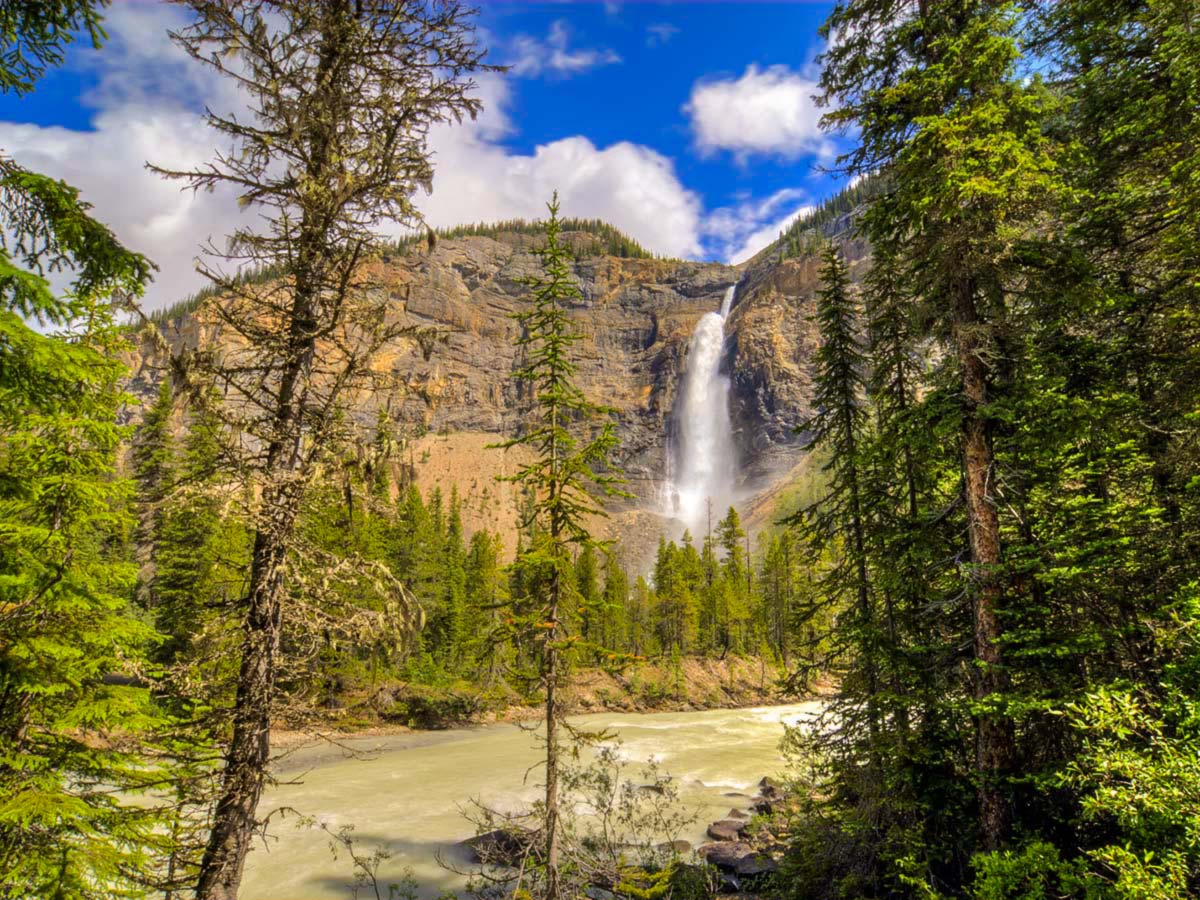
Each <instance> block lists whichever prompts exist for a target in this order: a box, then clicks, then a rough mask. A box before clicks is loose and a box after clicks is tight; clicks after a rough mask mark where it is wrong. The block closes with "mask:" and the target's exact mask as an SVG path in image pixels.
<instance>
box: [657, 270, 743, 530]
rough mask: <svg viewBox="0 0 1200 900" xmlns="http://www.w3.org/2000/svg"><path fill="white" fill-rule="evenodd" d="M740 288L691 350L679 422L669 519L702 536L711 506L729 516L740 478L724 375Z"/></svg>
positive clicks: (696, 334) (701, 326)
mask: <svg viewBox="0 0 1200 900" xmlns="http://www.w3.org/2000/svg"><path fill="white" fill-rule="evenodd" d="M736 289H737V285H731V286H730V288H729V289H728V290H727V291H725V297H724V299H723V300H722V301H721V310H720V312H710V313H705V314H704V316H703V317H702V318H701V319H700V321H699V322H698V323H697V324H696V330H695V331H693V332H692V339H691V341H690V342H689V344H688V355H687V374H686V377H685V380H684V384H683V391H682V396H681V401H682V402H681V403H680V405H679V406H678V408H677V409H678V411H677V413H676V415H677V416H678V417H679V418H678V428H677V434H678V440H679V445H678V448H677V450H678V453H677V454H676V459H675V460H673V462H674V466H673V469H672V476H671V477H669V478H668V483H669V488H670V489H669V497H670V503H671V509H670V510H669V512H670V514H671V515H673V516H674V517H675V518H677V519H679V520H681V521H682V522H683V524H684V525H685V526H686V527H687V528H690V529H692V532H693V534H699V533H700V532H701V530H702V526H705V525H706V519H707V504H708V501H709V500H711V501H712V504H713V510H712V511H713V517H714V519H718V518H720V517H721V516H723V515H724V513H725V507H726V506H728V505H729V502H730V500H731V499H732V496H733V481H734V474H735V460H734V446H733V423H732V421H731V420H730V418H729V379H728V378H727V377H726V376H724V375H722V374H721V371H720V369H721V355H722V351H723V350H724V347H725V318H726V316H728V315H729V309H730V307H732V306H733V295H734V291H735V290H736Z"/></svg>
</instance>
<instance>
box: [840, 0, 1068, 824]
mask: <svg viewBox="0 0 1200 900" xmlns="http://www.w3.org/2000/svg"><path fill="white" fill-rule="evenodd" d="M1016 24H1017V16H1016V13H1015V11H1014V10H1013V9H1012V7H1010V6H1008V5H1004V4H996V3H990V2H982V0H963V2H953V3H946V4H929V3H921V4H919V6H918V9H917V14H916V15H915V16H913V15H910V11H909V10H907V9H905V10H901V9H899V8H898V7H895V6H893V5H891V4H888V3H884V2H882V0H880V2H875V0H872V2H866V3H862V4H849V5H840V6H839V7H838V8H837V9H836V10H835V11H834V13H833V14H832V15H831V16H830V19H829V20H828V22H827V24H826V28H827V30H828V31H831V32H837V34H838V35H839V40H838V41H836V42H835V43H834V44H833V45H832V46H831V48H830V49H829V51H828V52H827V53H826V55H825V58H824V63H825V67H824V70H823V73H822V82H821V83H822V88H823V90H824V99H825V101H827V102H829V103H830V104H831V106H833V107H836V109H833V111H831V112H830V113H828V114H827V116H826V122H827V123H828V124H829V125H831V126H833V127H841V126H848V125H853V126H855V127H857V128H858V129H859V134H860V136H861V141H860V144H859V146H858V148H857V149H856V150H854V151H853V152H852V153H851V154H850V156H849V159H848V163H849V165H850V167H852V168H853V169H855V170H856V171H859V172H864V173H865V172H873V171H876V170H882V171H883V174H884V177H886V178H887V179H888V180H889V185H890V187H891V189H890V190H889V191H887V192H886V193H884V194H881V195H880V196H879V197H878V198H877V199H876V200H875V201H874V202H873V203H872V204H871V206H870V207H869V209H868V211H867V213H866V216H865V225H866V228H867V230H868V233H869V236H870V237H871V238H872V240H873V241H874V242H875V243H876V244H877V245H880V246H889V245H890V246H893V247H895V246H896V244H897V242H901V241H902V242H903V251H904V253H905V254H907V256H908V258H909V259H912V260H915V261H919V262H920V266H919V268H916V269H914V270H913V271H914V272H916V273H919V278H918V280H917V282H916V284H915V285H914V287H915V289H916V291H917V293H919V295H920V296H921V297H922V298H923V301H924V302H925V304H927V314H928V316H929V317H930V319H931V320H932V322H933V323H934V324H935V326H936V328H937V330H938V332H939V333H940V334H944V335H947V336H948V337H949V344H950V350H951V355H950V356H949V357H948V360H949V361H952V362H953V364H954V371H953V373H950V372H947V377H948V378H952V379H953V382H954V385H955V389H956V391H957V393H958V395H959V397H960V401H961V403H960V417H959V426H960V429H959V434H960V446H961V464H960V468H961V472H962V478H963V484H964V491H963V497H964V501H965V510H966V515H967V532H968V549H969V553H970V559H971V565H970V568H969V569H968V570H966V572H965V574H967V576H968V578H967V585H966V587H967V589H968V591H969V593H970V596H971V601H972V605H973V622H972V632H973V634H972V639H973V647H974V651H973V652H974V661H975V665H974V669H973V673H972V685H971V689H972V693H973V695H974V699H975V701H976V711H977V712H976V720H977V736H978V741H977V751H978V752H977V761H976V773H977V781H978V800H979V827H980V831H981V833H982V834H983V836H984V840H985V843H986V844H987V846H989V847H997V846H999V845H1000V843H1001V842H1002V841H1003V840H1004V839H1005V838H1006V836H1007V835H1008V833H1009V830H1010V826H1011V804H1010V793H1009V791H1008V789H1007V787H1006V779H1007V777H1008V776H1009V774H1010V773H1011V770H1012V767H1013V765H1014V761H1015V744H1014V723H1013V719H1012V717H1011V716H1010V715H1009V714H1008V713H1006V711H1005V699H1004V698H1005V694H1006V692H1007V689H1008V687H1009V684H1010V681H1009V673H1008V671H1007V669H1006V666H1005V661H1004V654H1003V639H1002V634H1003V628H1002V615H1003V612H1004V609H1005V607H1006V605H1007V603H1008V600H1009V596H1008V593H1007V589H1008V585H1006V583H1005V576H1004V573H1003V564H1004V541H1003V539H1002V536H1001V527H1000V519H999V515H998V511H997V499H996V492H995V491H996V484H997V475H998V472H997V469H996V465H995V462H996V460H995V456H994V452H993V447H994V439H995V436H996V423H995V421H994V420H993V419H992V418H991V417H990V415H989V413H988V410H989V404H990V403H991V402H993V400H994V399H995V386H996V384H995V383H996V378H997V374H998V373H997V371H996V369H995V367H994V365H993V364H992V361H993V360H994V359H996V358H997V343H996V342H997V336H998V335H999V334H1001V333H1002V332H1003V330H1004V327H1005V319H1006V284H1005V278H1006V276H1007V275H1008V274H1009V273H1011V272H1012V271H1013V269H1014V268H1015V266H1016V263H1017V260H1016V259H1015V258H1014V256H1013V247H1014V241H1013V237H1014V235H1015V234H1016V233H1017V232H1018V231H1019V230H1020V229H1022V228H1025V227H1027V226H1028V224H1029V222H1030V221H1031V220H1032V219H1033V217H1034V216H1035V215H1036V211H1037V209H1038V206H1039V204H1040V203H1041V202H1042V201H1043V200H1044V198H1045V197H1046V195H1047V194H1048V193H1049V192H1052V191H1053V190H1055V185H1056V181H1055V178H1056V175H1055V159H1054V147H1053V145H1052V144H1051V142H1050V140H1049V139H1048V137H1047V134H1046V131H1045V129H1044V128H1043V123H1044V121H1045V118H1046V109H1047V104H1048V103H1049V100H1050V98H1049V95H1048V93H1047V92H1046V91H1045V90H1044V88H1043V86H1042V85H1041V82H1040V81H1038V80H1037V79H1028V80H1025V79H1022V78H1021V76H1020V75H1019V74H1018V72H1017V70H1016V61H1017V58H1018V53H1019V51H1018V46H1017V38H1016V36H1015V29H1016ZM897 249H899V248H897Z"/></svg>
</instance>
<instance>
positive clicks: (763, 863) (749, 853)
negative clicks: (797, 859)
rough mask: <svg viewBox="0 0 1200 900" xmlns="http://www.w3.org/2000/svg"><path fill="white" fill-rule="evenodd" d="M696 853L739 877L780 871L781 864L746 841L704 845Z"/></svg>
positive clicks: (711, 863)
mask: <svg viewBox="0 0 1200 900" xmlns="http://www.w3.org/2000/svg"><path fill="white" fill-rule="evenodd" d="M696 853H697V854H698V855H699V856H700V858H701V859H703V860H704V861H705V862H707V863H708V864H709V865H712V866H716V867H717V868H718V869H719V870H721V871H722V872H728V873H731V874H733V875H736V876H738V878H739V879H753V878H761V877H763V876H765V875H771V874H774V873H775V872H778V871H779V864H778V863H777V862H775V860H774V859H773V858H771V857H770V856H768V855H767V854H766V853H763V852H761V851H759V850H757V849H756V848H754V847H753V846H751V845H750V844H748V843H746V842H745V841H733V842H718V843H714V844H704V845H702V846H701V847H700V848H699V849H698V850H697V851H696Z"/></svg>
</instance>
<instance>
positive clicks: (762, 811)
mask: <svg viewBox="0 0 1200 900" xmlns="http://www.w3.org/2000/svg"><path fill="white" fill-rule="evenodd" d="M782 805H783V798H782V797H759V798H758V799H757V800H755V801H754V805H753V806H751V807H750V808H751V809H752V810H754V811H755V812H756V813H758V814H759V815H760V816H769V815H772V814H773V813H775V812H777V811H778V810H779V808H780V807H781V806H782Z"/></svg>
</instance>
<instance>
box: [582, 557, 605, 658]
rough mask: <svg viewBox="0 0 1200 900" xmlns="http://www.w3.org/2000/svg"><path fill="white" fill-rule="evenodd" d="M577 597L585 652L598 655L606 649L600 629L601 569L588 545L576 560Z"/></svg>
mask: <svg viewBox="0 0 1200 900" xmlns="http://www.w3.org/2000/svg"><path fill="white" fill-rule="evenodd" d="M575 597H576V617H577V618H578V627H579V636H580V638H581V639H582V641H583V644H584V647H585V652H588V650H590V651H591V652H593V653H597V652H598V651H599V649H600V648H603V647H604V638H603V634H602V633H601V629H600V628H599V627H598V625H599V622H600V620H601V619H602V610H601V599H600V567H599V565H598V564H597V562H596V551H595V549H594V548H593V547H592V546H591V545H588V544H585V545H584V546H583V547H581V548H580V550H579V555H578V556H577V557H576V558H575ZM589 645H590V647H589Z"/></svg>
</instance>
